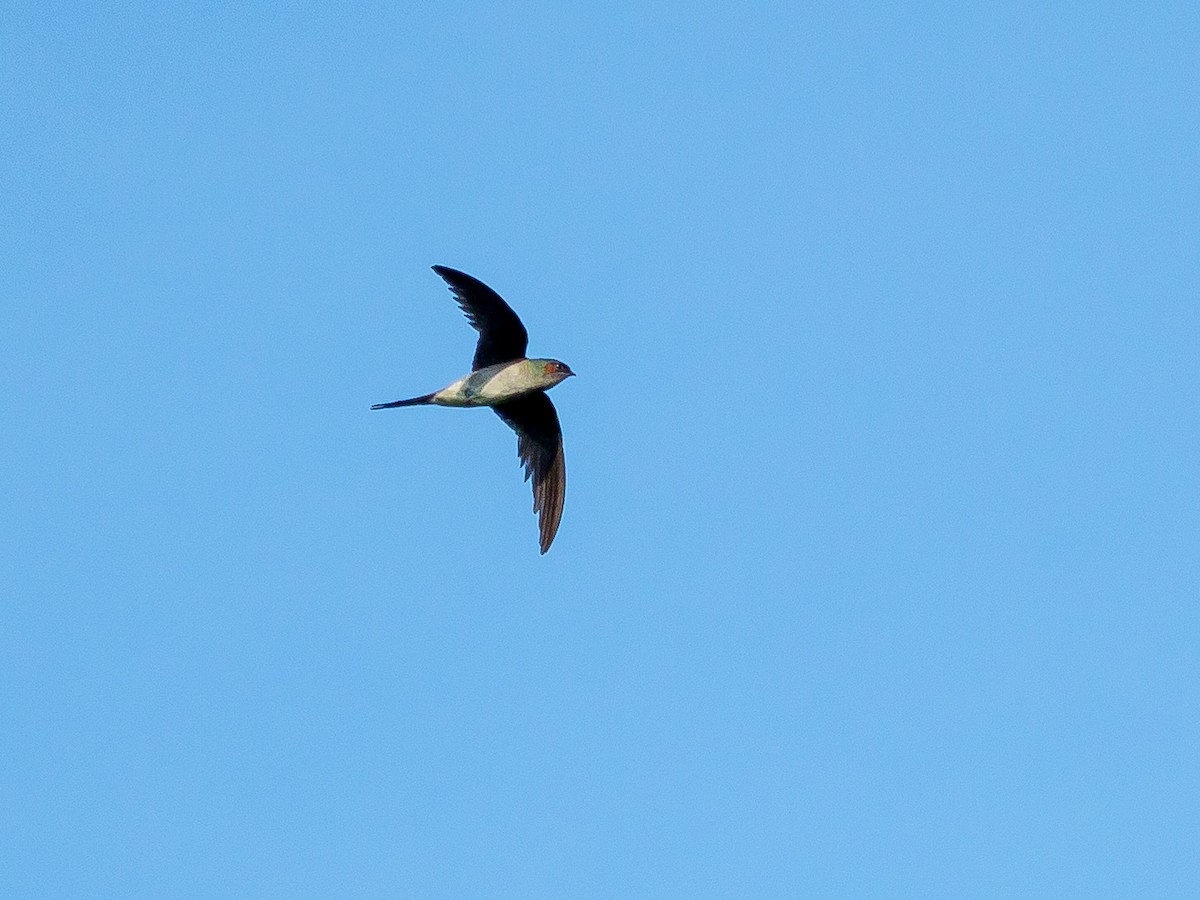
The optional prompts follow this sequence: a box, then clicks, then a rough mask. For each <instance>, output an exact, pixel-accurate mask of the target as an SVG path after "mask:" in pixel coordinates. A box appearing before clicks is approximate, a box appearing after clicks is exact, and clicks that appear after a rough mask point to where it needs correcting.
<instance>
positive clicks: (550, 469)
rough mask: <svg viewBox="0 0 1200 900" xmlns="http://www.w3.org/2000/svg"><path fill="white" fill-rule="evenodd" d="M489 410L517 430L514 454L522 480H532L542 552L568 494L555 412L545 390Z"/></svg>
mask: <svg viewBox="0 0 1200 900" xmlns="http://www.w3.org/2000/svg"><path fill="white" fill-rule="evenodd" d="M492 409H494V410H495V411H496V415H498V416H499V417H500V418H501V419H503V420H504V423H505V424H506V425H507V426H508V427H509V428H511V429H512V430H513V431H515V432H516V433H517V455H518V456H519V457H520V458H521V462H522V463H524V465H525V480H526V481H529V480H530V479H532V480H533V511H534V512H535V513H537V514H538V525H539V532H540V537H541V549H542V553H545V552H546V551H547V550H549V549H550V544H551V543H552V542H553V541H554V535H555V534H556V533H557V532H558V524H559V522H561V521H562V511H563V502H564V501H565V500H566V497H567V463H566V459H565V458H564V457H563V443H562V428H561V427H560V426H559V424H558V413H557V412H556V411H555V409H554V404H553V403H551V402H550V398H549V397H547V396H546V394H545V392H544V391H538V392H536V393H533V394H526V395H525V396H524V397H518V398H517V399H516V400H509V401H508V402H507V403H501V404H499V405H497V406H493V407H492Z"/></svg>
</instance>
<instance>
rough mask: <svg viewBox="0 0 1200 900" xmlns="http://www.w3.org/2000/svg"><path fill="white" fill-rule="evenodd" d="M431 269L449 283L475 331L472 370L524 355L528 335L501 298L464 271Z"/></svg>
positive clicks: (437, 267) (443, 268)
mask: <svg viewBox="0 0 1200 900" xmlns="http://www.w3.org/2000/svg"><path fill="white" fill-rule="evenodd" d="M433 271H435V272H437V273H438V274H439V275H441V276H442V278H444V279H445V280H446V284H448V285H450V290H451V291H453V292H454V299H455V300H457V301H458V305H459V306H461V307H462V311H463V312H464V313H466V315H467V321H468V322H470V323H471V327H472V328H474V329H475V330H476V331H478V332H479V343H478V344H476V345H475V359H474V361H473V362H472V363H471V369H472V370H475V369H483V368H486V367H487V366H494V365H495V364H496V363H502V362H510V361H511V360H514V359H521V358H522V357H524V356H525V348H526V347H528V346H529V335H528V334H527V333H526V331H525V326H524V325H522V324H521V320H520V319H518V318H517V314H516V313H515V312H513V311H512V307H510V306H509V305H508V304H507V303H505V302H504V298H503V297H501V296H500V295H499V294H497V293H496V292H495V291H493V290H492V289H491V288H490V287H488V286H487V285H486V284H484V283H483V282H482V281H480V280H479V279H478V278H472V277H471V276H470V275H468V274H467V273H466V272H459V271H458V270H457V269H448V268H446V267H445V266H434V267H433Z"/></svg>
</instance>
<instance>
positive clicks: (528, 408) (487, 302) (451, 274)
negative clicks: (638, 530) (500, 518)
mask: <svg viewBox="0 0 1200 900" xmlns="http://www.w3.org/2000/svg"><path fill="white" fill-rule="evenodd" d="M433 271H435V272H437V273H438V275H440V276H442V278H443V279H444V280H445V282H446V284H448V285H450V290H451V292H453V294H454V299H455V300H457V301H458V305H459V306H460V307H461V308H462V311H463V313H464V314H465V315H466V317H467V321H468V322H470V323H471V326H472V327H473V328H474V329H475V330H476V331H478V332H479V342H478V343H477V344H476V345H475V358H474V359H473V360H472V361H471V371H470V372H469V373H468V374H467V375H464V376H463V377H462V378H460V379H458V381H455V382H454V383H453V384H449V385H447V386H446V387H444V388H442V389H441V390H440V391H434V392H433V393H432V394H424V395H423V396H420V397H411V398H409V399H408V400H396V401H394V402H392V403H376V404H375V405H374V406H372V407H371V409H394V408H395V407H398V406H424V405H426V404H431V403H432V404H434V405H436V406H490V407H491V408H492V409H493V410H494V411H495V413H496V415H498V416H499V417H500V418H501V419H503V420H504V424H505V425H507V426H508V427H509V428H511V429H512V430H513V431H515V432H516V433H517V456H519V457H520V459H521V462H522V463H523V464H524V466H525V480H526V481H529V480H530V479H532V480H533V511H534V512H535V513H537V514H538V529H539V533H540V539H541V540H540V546H541V550H542V553H545V552H546V551H547V550H549V549H550V544H551V542H553V540H554V535H555V534H556V533H557V532H558V523H559V522H560V521H561V520H562V511H563V501H564V500H565V499H566V495H567V464H566V462H565V460H564V459H563V444H562V428H561V427H560V426H559V424H558V413H557V412H555V410H554V404H553V403H551V402H550V398H549V397H547V396H546V391H548V390H550V388H552V387H554V386H555V385H556V384H558V383H559V382H561V381H565V380H566V379H567V378H570V377H571V376H572V375H574V374H575V373H574V372H572V371H571V369H570V367H569V366H567V364H566V363H563V362H559V361H558V360H557V359H526V357H525V349H526V347H527V346H528V344H529V335H528V334H527V333H526V331H525V326H524V325H522V324H521V320H520V319H519V318H517V314H516V313H515V312H513V311H512V307H510V306H509V305H508V304H507V303H505V302H504V300H503V298H501V296H500V295H499V294H497V293H496V292H495V291H493V290H492V289H491V288H490V287H488V286H487V285H486V284H484V283H483V282H482V281H480V280H479V279H477V278H472V277H471V276H470V275H468V274H466V273H465V272H459V271H458V270H456V269H450V268H447V267H446V266H434V267H433Z"/></svg>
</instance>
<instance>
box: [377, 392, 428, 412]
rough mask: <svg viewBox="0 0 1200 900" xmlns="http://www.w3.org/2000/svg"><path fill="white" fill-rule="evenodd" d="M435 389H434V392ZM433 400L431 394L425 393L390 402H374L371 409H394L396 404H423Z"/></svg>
mask: <svg viewBox="0 0 1200 900" xmlns="http://www.w3.org/2000/svg"><path fill="white" fill-rule="evenodd" d="M436 393H437V391H434V394H436ZM432 402H433V394H425V395H424V396H421V397H410V398H409V399H407V400H395V401H393V402H391V403H376V404H375V405H374V406H372V407H371V409H395V408H396V407H397V406H424V405H425V404H426V403H432Z"/></svg>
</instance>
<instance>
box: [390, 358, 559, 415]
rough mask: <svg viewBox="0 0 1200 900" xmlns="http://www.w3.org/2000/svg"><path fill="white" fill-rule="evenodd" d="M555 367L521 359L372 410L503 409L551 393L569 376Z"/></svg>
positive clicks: (548, 362)
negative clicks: (430, 406) (534, 394)
mask: <svg viewBox="0 0 1200 900" xmlns="http://www.w3.org/2000/svg"><path fill="white" fill-rule="evenodd" d="M555 366H562V363H560V362H558V360H554V359H518V360H514V361H513V362H506V363H497V364H496V365H494V366H486V367H484V368H482V369H476V370H475V371H474V372H468V373H467V374H466V375H464V376H463V377H462V378H460V379H458V381H455V382H454V383H452V384H448V385H446V386H445V387H444V388H442V389H441V390H440V391H434V392H433V393H432V394H425V395H423V396H421V397H413V398H411V399H409V400H397V401H396V402H394V403H377V404H376V405H375V406H372V407H371V408H372V409H390V408H392V407H395V406H421V405H423V404H427V403H429V404H433V405H435V406H499V405H500V404H501V403H505V402H506V401H508V400H515V399H516V398H517V397H523V396H524V395H525V394H528V393H530V392H532V391H545V390H549V389H550V388H552V387H554V386H555V385H556V384H558V383H559V382H560V381H562V380H563V379H565V378H567V377H568V376H567V374H566V373H565V372H562V371H559V370H557V369H556V368H555Z"/></svg>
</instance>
